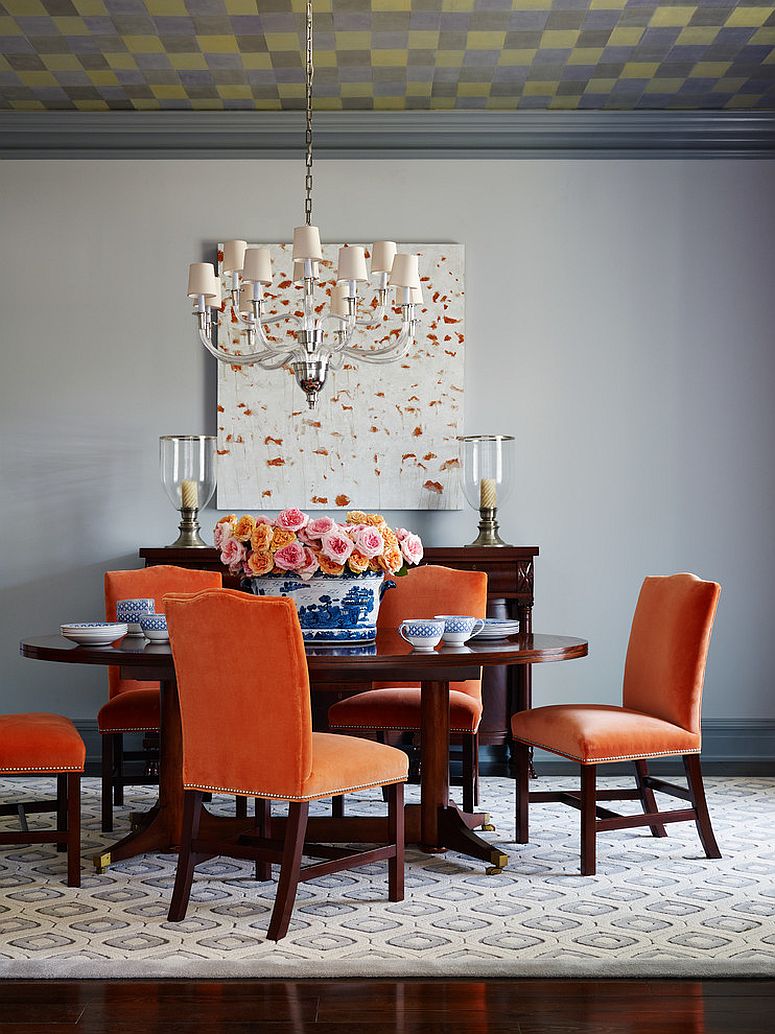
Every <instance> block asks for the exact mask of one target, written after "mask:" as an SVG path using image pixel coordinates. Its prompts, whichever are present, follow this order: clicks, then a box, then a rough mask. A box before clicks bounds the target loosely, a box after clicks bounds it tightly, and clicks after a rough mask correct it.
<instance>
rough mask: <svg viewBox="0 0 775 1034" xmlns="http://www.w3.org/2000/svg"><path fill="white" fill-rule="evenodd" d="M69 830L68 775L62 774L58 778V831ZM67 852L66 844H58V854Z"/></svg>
mask: <svg viewBox="0 0 775 1034" xmlns="http://www.w3.org/2000/svg"><path fill="white" fill-rule="evenodd" d="M66 829H67V773H66V772H60V773H59V775H58V776H57V831H58V832H62V831H63V830H66ZM66 850H67V844H65V843H64V842H63V843H61V844H57V852H58V853H59V854H62V853H63V852H64V851H66Z"/></svg>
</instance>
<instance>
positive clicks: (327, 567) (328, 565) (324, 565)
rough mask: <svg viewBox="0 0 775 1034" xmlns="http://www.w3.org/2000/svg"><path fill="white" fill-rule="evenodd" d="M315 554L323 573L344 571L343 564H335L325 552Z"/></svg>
mask: <svg viewBox="0 0 775 1034" xmlns="http://www.w3.org/2000/svg"><path fill="white" fill-rule="evenodd" d="M315 556H316V557H317V558H318V563H319V564H320V570H321V571H322V572H323V574H341V573H342V572H343V571H344V565H343V564H336V563H334V561H333V560H329V559H328V557H327V556H326V555H325V553H316V554H315ZM351 559H352V558H351Z"/></svg>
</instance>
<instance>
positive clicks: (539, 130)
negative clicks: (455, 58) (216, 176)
mask: <svg viewBox="0 0 775 1034" xmlns="http://www.w3.org/2000/svg"><path fill="white" fill-rule="evenodd" d="M303 119H304V115H303V112H301V111H277V112H269V111H219V112H214V111H155V112H139V111H112V112H85V111H54V112H8V111H5V112H0V158H4V159H14V158H15V159H21V158H162V159H163V158H205V159H207V158H220V159H223V158H297V157H298V156H299V155H301V154H302V153H303V145H304V121H303ZM315 155H316V157H317V158H348V159H350V158H377V159H382V158H388V159H389V158H397V159H407V158H420V159H422V158H510V159H514V158H646V159H649V158H650V159H665V158H775V111H756V112H754V111H745V112H732V111H701V112H694V111H636V112H625V111H516V112H501V111H346V112H331V111H322V112H318V113H316V115H315Z"/></svg>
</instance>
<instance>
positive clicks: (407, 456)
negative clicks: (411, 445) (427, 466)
mask: <svg viewBox="0 0 775 1034" xmlns="http://www.w3.org/2000/svg"><path fill="white" fill-rule="evenodd" d="M416 459H417V453H416V452H405V453H404V455H403V456H402V457H401V462H402V463H406V461H407V460H416Z"/></svg>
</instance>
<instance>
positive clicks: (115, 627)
mask: <svg viewBox="0 0 775 1034" xmlns="http://www.w3.org/2000/svg"><path fill="white" fill-rule="evenodd" d="M59 631H60V633H61V634H62V635H63V636H64V638H65V639H69V640H70V641H71V642H73V643H78V645H79V646H110V644H111V643H114V642H115V641H116V640H117V639H121V638H122V637H123V636H125V635H126V634H127V626H126V624H125V623H121V622H118V621H79V622H76V623H75V624H69V625H61V626H60V629H59Z"/></svg>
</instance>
